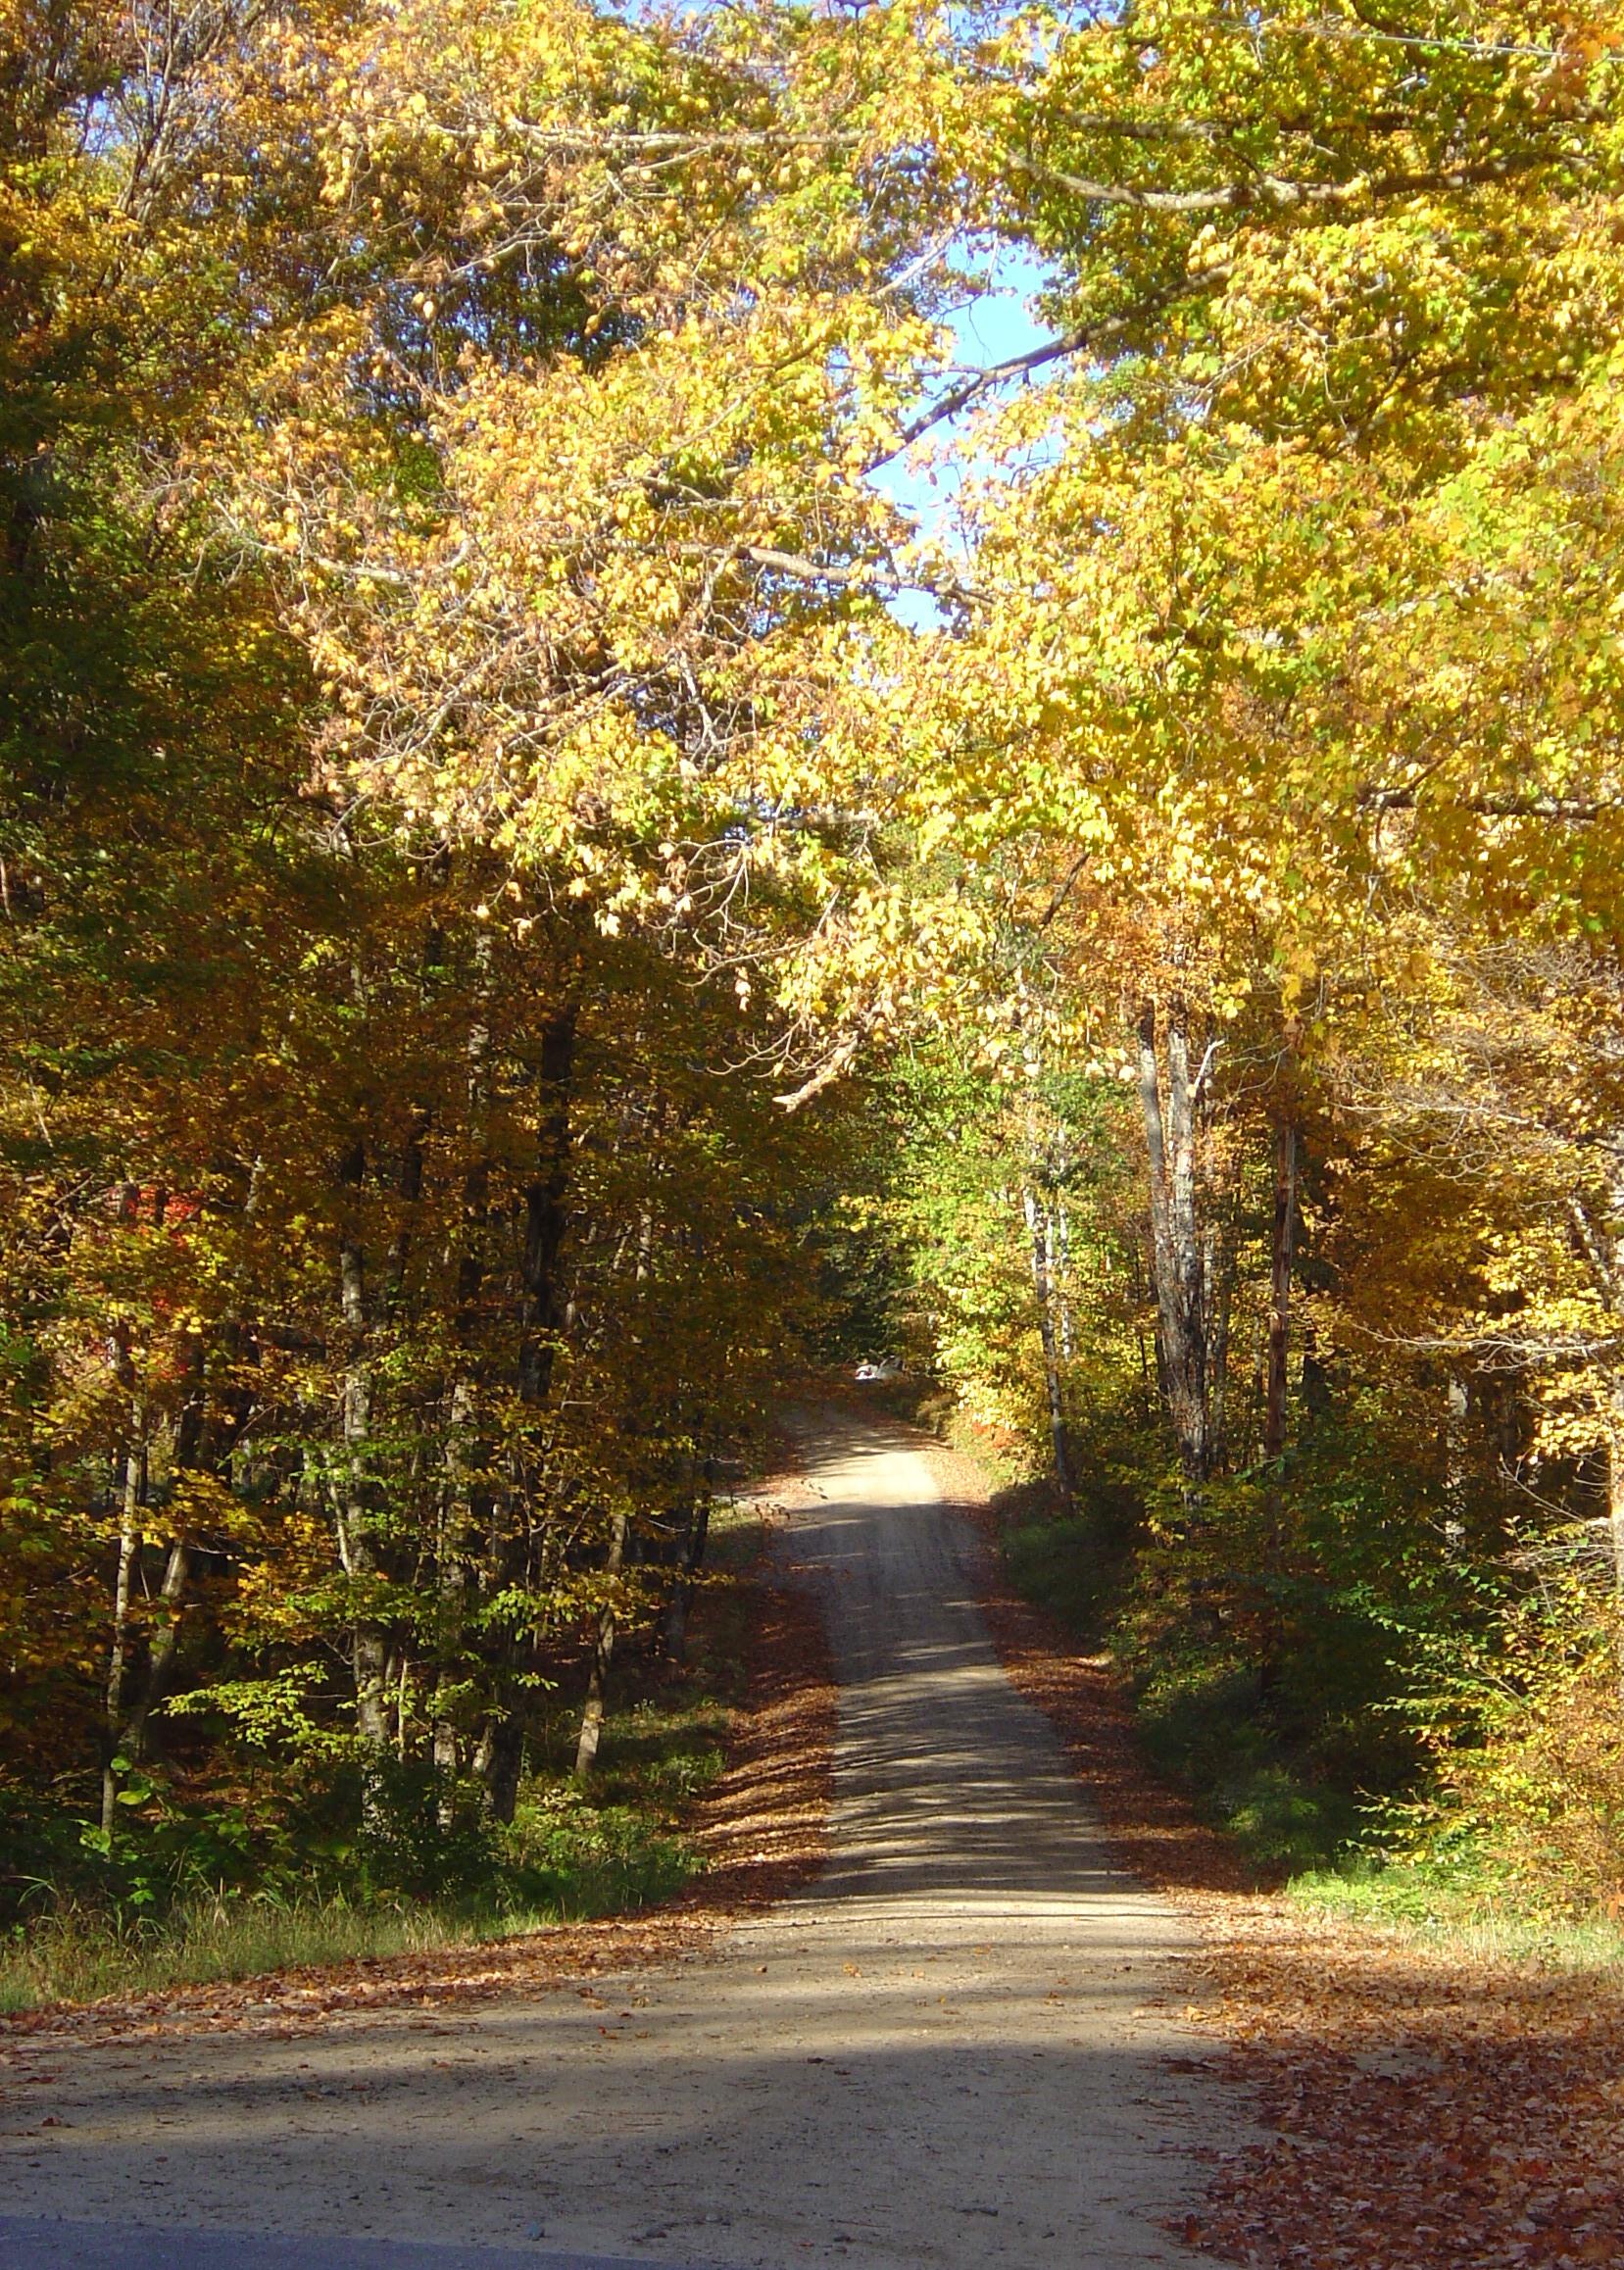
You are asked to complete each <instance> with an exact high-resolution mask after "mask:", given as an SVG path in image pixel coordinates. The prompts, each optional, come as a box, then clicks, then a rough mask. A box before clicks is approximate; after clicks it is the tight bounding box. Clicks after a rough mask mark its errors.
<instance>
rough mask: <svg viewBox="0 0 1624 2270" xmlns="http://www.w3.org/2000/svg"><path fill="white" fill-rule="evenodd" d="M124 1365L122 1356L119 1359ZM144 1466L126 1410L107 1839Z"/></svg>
mask: <svg viewBox="0 0 1624 2270" xmlns="http://www.w3.org/2000/svg"><path fill="white" fill-rule="evenodd" d="M124 1361H125V1363H126V1366H127V1357H126V1358H124ZM145 1463H146V1447H145V1443H144V1441H143V1439H142V1418H141V1411H140V1406H139V1405H138V1404H132V1405H131V1410H130V1433H129V1441H128V1443H127V1444H126V1445H125V1448H124V1456H123V1477H122V1481H121V1486H120V1491H119V1560H118V1567H117V1571H116V1573H115V1575H114V1579H113V1642H112V1646H111V1648H110V1649H109V1651H108V1663H107V1694H106V1738H105V1751H104V1755H103V1760H102V1835H103V1836H104V1837H106V1838H108V1839H110V1840H111V1838H112V1836H113V1833H114V1830H115V1828H116V1827H117V1825H118V1818H119V1812H118V1805H119V1759H120V1756H121V1754H122V1753H121V1752H120V1748H119V1744H120V1739H121V1737H122V1736H123V1730H124V1678H125V1674H126V1671H127V1668H128V1663H129V1596H130V1585H131V1580H132V1578H133V1575H134V1571H135V1562H136V1558H137V1556H138V1554H139V1553H140V1550H141V1482H142V1473H143V1468H144V1466H145Z"/></svg>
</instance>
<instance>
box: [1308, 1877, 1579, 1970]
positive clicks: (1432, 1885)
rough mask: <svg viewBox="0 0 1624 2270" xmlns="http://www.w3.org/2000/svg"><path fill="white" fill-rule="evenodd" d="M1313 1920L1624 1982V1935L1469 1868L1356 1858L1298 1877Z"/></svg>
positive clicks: (1462, 1953)
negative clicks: (1620, 1976)
mask: <svg viewBox="0 0 1624 2270" xmlns="http://www.w3.org/2000/svg"><path fill="white" fill-rule="evenodd" d="M1287 1893H1288V1897H1289V1898H1290V1899H1291V1900H1293V1901H1294V1902H1295V1903H1296V1904H1298V1905H1299V1906H1302V1907H1304V1908H1307V1909H1308V1910H1309V1911H1310V1912H1312V1913H1314V1914H1316V1915H1321V1916H1326V1917H1332V1918H1335V1919H1337V1920H1339V1921H1343V1922H1347V1923H1351V1924H1354V1925H1357V1926H1359V1927H1361V1928H1363V1929H1366V1930H1373V1931H1377V1932H1380V1933H1382V1934H1383V1935H1384V1936H1386V1937H1389V1938H1392V1939H1396V1940H1398V1941H1399V1942H1401V1943H1402V1944H1403V1945H1407V1946H1412V1947H1417V1948H1425V1949H1430V1950H1433V1951H1436V1952H1438V1953H1441V1954H1445V1955H1452V1956H1457V1957H1464V1958H1466V1959H1469V1960H1473V1961H1479V1962H1486V1963H1501V1964H1510V1965H1515V1966H1522V1967H1533V1968H1537V1969H1541V1970H1555V1971H1595V1972H1604V1973H1608V1974H1610V1975H1611V1976H1612V1977H1613V1978H1614V1979H1616V1978H1617V1976H1618V1974H1619V1973H1620V1972H1624V1928H1621V1927H1620V1925H1619V1924H1618V1923H1617V1922H1615V1921H1613V1920H1612V1919H1611V1918H1609V1917H1607V1916H1604V1915H1574V1914H1564V1913H1561V1912H1560V1911H1558V1910H1556V1909H1552V1908H1549V1907H1543V1906H1541V1905H1540V1904H1539V1903H1538V1901H1537V1900H1535V1899H1534V1898H1533V1897H1532V1896H1531V1894H1530V1891H1529V1889H1528V1887H1526V1886H1524V1885H1520V1884H1518V1883H1516V1882H1514V1881H1507V1880H1506V1879H1505V1878H1504V1877H1502V1876H1500V1875H1497V1874H1492V1873H1490V1872H1488V1871H1487V1870H1485V1869H1483V1868H1481V1867H1479V1866H1477V1865H1475V1864H1474V1863H1473V1862H1472V1861H1470V1860H1465V1861H1462V1862H1460V1863H1458V1864H1456V1865H1453V1866H1451V1865H1448V1864H1441V1863H1439V1862H1436V1861H1420V1860H1415V1861H1411V1860H1405V1859H1402V1858H1399V1859H1391V1860H1382V1859H1369V1858H1362V1857H1359V1858H1354V1859H1352V1860H1349V1861H1346V1862H1344V1863H1343V1865H1341V1866H1340V1867H1335V1868H1316V1869H1310V1870H1308V1871H1306V1872H1304V1874H1302V1875H1299V1876H1295V1877H1293V1879H1292V1881H1291V1883H1290V1884H1289V1885H1288V1887H1287Z"/></svg>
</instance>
